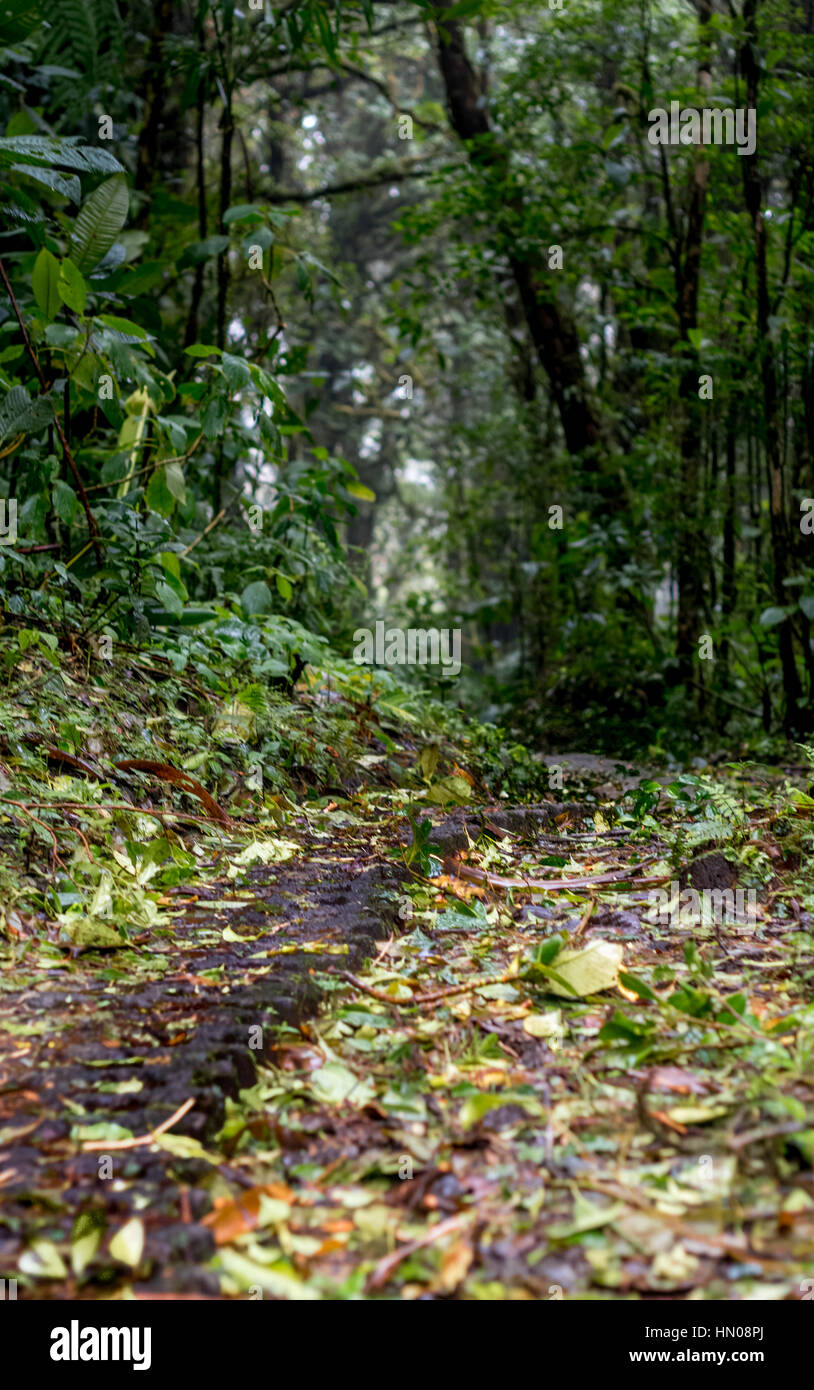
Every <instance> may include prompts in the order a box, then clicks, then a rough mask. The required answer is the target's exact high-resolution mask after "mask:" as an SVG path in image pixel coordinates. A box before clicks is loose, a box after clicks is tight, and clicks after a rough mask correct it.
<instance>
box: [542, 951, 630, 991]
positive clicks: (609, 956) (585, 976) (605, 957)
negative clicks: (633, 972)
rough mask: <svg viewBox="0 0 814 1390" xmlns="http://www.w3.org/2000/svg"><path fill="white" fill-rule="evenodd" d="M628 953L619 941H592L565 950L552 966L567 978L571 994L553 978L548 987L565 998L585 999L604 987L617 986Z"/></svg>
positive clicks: (561, 976) (563, 977) (562, 976)
mask: <svg viewBox="0 0 814 1390" xmlns="http://www.w3.org/2000/svg"><path fill="white" fill-rule="evenodd" d="M623 954H624V952H623V950H622V947H621V946H620V945H619V943H618V942H616V941H590V942H589V943H588V945H587V946H584V947H582V949H581V950H576V951H561V952H560V954H559V955H558V956H557V958H556V960H553V961H552V962H551V969H552V970H554V971H556V973H557V974H558V975H559V976H560V978H561V979H563V980H565V981H566V982H567V983H568V984H569V985H570V986H571V989H572V991H573V993H571V992H570V991H569V990H567V989H566V988H565V986H564V985H561V984H560V983H559V982H558V981H557V980H549V981H548V983H547V986H546V987H547V989H548V990H549V991H550V992H551V993H552V994H559V995H560V996H561V997H562V998H564V999H569V998H571V999H573V998H579V999H584V998H586V997H587V995H589V994H598V993H599V992H600V990H603V989H613V987H614V986H615V985H616V984H618V981H619V967H620V966H621V964H622V956H623Z"/></svg>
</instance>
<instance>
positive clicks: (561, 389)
mask: <svg viewBox="0 0 814 1390" xmlns="http://www.w3.org/2000/svg"><path fill="white" fill-rule="evenodd" d="M435 8H436V11H444V10H451V9H453V0H439V3H438V4H436V7H435ZM437 33H438V64H439V67H440V70H441V76H442V78H443V81H444V86H445V89H446V95H447V106H448V108H449V115H450V120H451V122H452V126H453V129H454V130H455V131H456V133H457V134H458V135H459V136H460V138H461V139H462V140H465V141H467V142H468V144H469V155H470V159H471V160H472V163H473V164H474V165H475V166H476V167H477V168H478V169H480V170H481V172H482V174H483V176H484V179H485V180H486V181H487V182H488V183H490V184H491V187H492V189H493V193H494V206H495V209H496V229H497V232H498V235H499V238H500V240H501V241H502V242H503V244H504V246H505V248H506V251H507V259H508V262H509V265H510V267H511V272H512V275H513V277H514V280H515V284H516V285H517V289H518V293H519V295H520V302H521V304H522V306H523V313H524V314H525V318H526V322H527V324H528V327H529V332H530V334H531V340H532V342H533V344H534V347H535V351H536V352H537V355H538V357H539V359H540V362H541V364H542V366H543V370H544V371H545V373H546V376H547V377H548V381H549V386H550V389H551V394H552V396H553V398H554V401H555V403H556V406H557V410H558V413H559V416H560V421H561V423H562V429H563V434H564V436H565V443H566V447H567V449H568V452H569V453H570V454H585V453H588V455H589V457H592V456H594V455H598V451H599V445H600V421H599V418H598V416H597V414H596V412H595V408H594V404H593V402H592V400H591V399H590V395H589V392H588V388H587V383H586V380H585V371H584V368H583V364H582V358H581V356H580V351H579V336H578V333H577V328H576V324H575V322H574V320H573V318H572V316H571V315H570V313H569V312H568V311H567V310H566V309H565V308H564V307H562V306H561V304H560V303H559V302H558V299H557V296H556V294H555V292H554V288H553V286H554V280H553V279H552V276H556V274H557V271H550V270H549V269H548V265H547V261H546V260H545V259H544V258H543V257H542V256H541V254H540V248H538V249H537V250H536V251H535V252H533V253H530V254H529V255H526V256H520V255H519V254H518V253H517V252H516V250H513V249H511V248H513V246H514V244H515V230H516V227H517V224H518V222H519V221H520V220H521V219H522V216H523V213H524V208H523V200H522V197H521V195H520V193H519V190H517V188H516V187H515V188H513V186H512V185H513V180H512V175H511V170H510V167H509V160H508V155H507V152H506V150H505V149H504V147H503V146H502V145H501V144H500V143H499V141H498V139H497V137H496V136H495V134H494V131H493V130H492V126H491V123H490V120H489V116H488V114H487V111H486V107H485V103H484V99H483V98H484V94H483V92H482V90H481V83H480V80H479V78H478V75H477V73H476V72H475V69H474V68H473V66H472V64H471V63H470V61H469V58H468V57H467V54H466V46H465V43H464V35H463V30H462V28H461V26H460V24H459V23H458V22H457V20H454V19H442V20H441V21H440V23H439V25H438V29H437Z"/></svg>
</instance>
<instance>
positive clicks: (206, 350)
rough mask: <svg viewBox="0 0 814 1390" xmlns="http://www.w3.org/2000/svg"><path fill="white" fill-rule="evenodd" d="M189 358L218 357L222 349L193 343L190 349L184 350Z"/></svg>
mask: <svg viewBox="0 0 814 1390" xmlns="http://www.w3.org/2000/svg"><path fill="white" fill-rule="evenodd" d="M184 352H185V353H186V354H187V356H188V357H218V356H219V354H220V348H217V347H212V346H211V345H210V344H209V343H191V344H190V346H189V347H188V348H184Z"/></svg>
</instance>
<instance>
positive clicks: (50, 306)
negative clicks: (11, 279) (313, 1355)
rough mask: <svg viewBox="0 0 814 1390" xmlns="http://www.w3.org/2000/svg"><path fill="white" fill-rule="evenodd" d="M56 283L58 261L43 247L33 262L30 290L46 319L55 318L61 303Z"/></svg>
mask: <svg viewBox="0 0 814 1390" xmlns="http://www.w3.org/2000/svg"><path fill="white" fill-rule="evenodd" d="M58 282H59V261H58V260H57V258H56V256H52V255H51V252H50V251H49V250H48V248H47V247H45V246H43V248H42V250H41V251H40V254H39V255H38V256H37V259H36V260H35V262H34V270H33V272H32V275H31V288H32V290H33V291H34V298H35V299H36V301H37V304H38V305H39V307H40V308H41V309H42V312H43V313H44V314H45V317H46V318H47V319H52V318H55V317H56V315H57V314H58V313H59V308H60V305H61V303H62V300H61V299H60V297H59V290H58V288H57V285H58Z"/></svg>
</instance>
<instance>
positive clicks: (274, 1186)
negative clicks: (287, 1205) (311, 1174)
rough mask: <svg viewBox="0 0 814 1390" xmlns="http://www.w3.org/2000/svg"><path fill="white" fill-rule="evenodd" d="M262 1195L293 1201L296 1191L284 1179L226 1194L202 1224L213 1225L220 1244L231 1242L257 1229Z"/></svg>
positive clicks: (216, 1241)
mask: <svg viewBox="0 0 814 1390" xmlns="http://www.w3.org/2000/svg"><path fill="white" fill-rule="evenodd" d="M261 1197H273V1198H275V1199H276V1200H277V1201H280V1202H293V1201H294V1193H293V1192H292V1191H291V1188H290V1187H286V1186H285V1184H284V1183H280V1182H270V1183H266V1185H265V1186H264V1187H252V1188H249V1190H248V1191H247V1192H241V1194H240V1196H239V1197H235V1198H229V1197H222V1198H218V1199H216V1201H215V1209H214V1211H210V1212H208V1213H207V1215H206V1216H205V1217H204V1218H203V1221H202V1225H204V1226H211V1227H212V1234H213V1235H214V1237H215V1244H216V1245H228V1244H229V1243H230V1242H231V1241H233V1240H236V1239H237V1237H238V1236H243V1235H245V1234H246V1232H247V1231H253V1230H254V1229H255V1227H256V1225H257V1223H258V1221H259V1219H260V1207H261V1201H260V1199H261Z"/></svg>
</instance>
